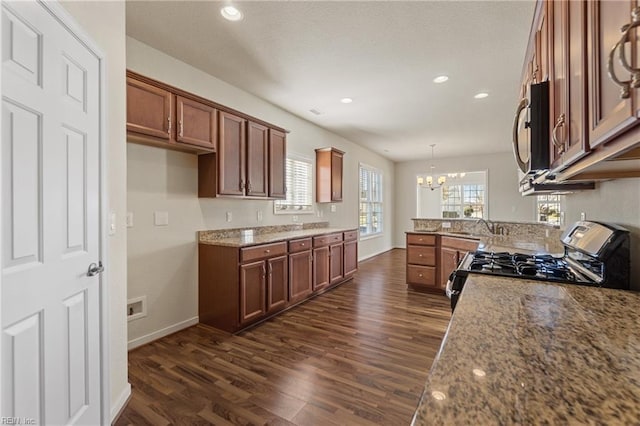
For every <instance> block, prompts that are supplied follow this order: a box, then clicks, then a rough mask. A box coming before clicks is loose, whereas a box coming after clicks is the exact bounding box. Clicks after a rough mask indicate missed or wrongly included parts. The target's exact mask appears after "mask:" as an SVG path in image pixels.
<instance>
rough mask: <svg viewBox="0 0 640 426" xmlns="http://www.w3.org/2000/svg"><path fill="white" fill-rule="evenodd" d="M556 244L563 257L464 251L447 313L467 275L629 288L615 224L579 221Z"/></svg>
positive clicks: (622, 240)
mask: <svg viewBox="0 0 640 426" xmlns="http://www.w3.org/2000/svg"><path fill="white" fill-rule="evenodd" d="M561 241H562V244H563V246H564V255H563V256H551V255H548V254H522V253H508V252H499V253H496V252H486V251H476V252H470V253H468V254H467V255H466V256H465V257H464V258H463V259H462V261H461V262H460V264H459V265H458V268H457V269H456V271H454V272H453V274H451V277H450V278H449V282H448V283H447V291H446V292H447V296H449V298H450V299H451V309H452V310H453V309H454V308H455V305H456V303H457V301H458V297H459V296H460V293H461V291H462V288H463V287H464V283H465V281H466V279H467V277H468V276H469V274H487V275H499V276H504V277H510V278H513V279H533V280H542V281H552V282H561V283H569V284H578V285H589V286H597V287H608V288H618V289H624V290H628V289H629V286H630V272H629V268H630V254H629V231H627V230H626V229H624V228H621V227H619V226H617V225H612V224H607V223H601V222H588V221H580V222H576V223H574V224H573V225H572V226H570V227H568V228H567V230H566V231H565V232H564V234H563V235H562V237H561Z"/></svg>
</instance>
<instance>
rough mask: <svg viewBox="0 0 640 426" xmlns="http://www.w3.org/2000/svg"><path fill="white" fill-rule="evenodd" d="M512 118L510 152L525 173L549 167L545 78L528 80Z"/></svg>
mask: <svg viewBox="0 0 640 426" xmlns="http://www.w3.org/2000/svg"><path fill="white" fill-rule="evenodd" d="M527 92H528V93H527V94H526V95H525V97H524V99H522V100H521V101H520V103H519V104H518V108H517V110H516V116H515V119H514V122H513V153H514V155H515V157H516V163H517V164H518V168H520V170H522V172H523V173H524V174H526V175H528V174H532V173H536V172H538V171H540V170H547V169H549V162H550V159H549V82H548V81H543V82H542V83H532V84H531V85H530V86H529V87H528V90H527Z"/></svg>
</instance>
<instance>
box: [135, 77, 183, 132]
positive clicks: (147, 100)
mask: <svg viewBox="0 0 640 426" xmlns="http://www.w3.org/2000/svg"><path fill="white" fill-rule="evenodd" d="M171 96H172V95H171V93H170V92H168V91H166V90H164V89H161V88H159V87H156V86H152V85H151V84H147V83H143V82H142V81H138V80H136V79H134V78H131V77H127V131H129V132H135V133H140V134H143V135H149V136H155V137H157V138H161V139H167V140H168V139H171V129H172V126H173V121H174V120H173V114H172V111H171Z"/></svg>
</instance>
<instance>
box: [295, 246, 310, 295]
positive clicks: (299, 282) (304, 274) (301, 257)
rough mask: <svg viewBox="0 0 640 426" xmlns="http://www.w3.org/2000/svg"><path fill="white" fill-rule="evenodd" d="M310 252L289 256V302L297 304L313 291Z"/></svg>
mask: <svg viewBox="0 0 640 426" xmlns="http://www.w3.org/2000/svg"><path fill="white" fill-rule="evenodd" d="M311 263H312V261H311V252H310V251H309V250H307V251H302V252H299V253H294V254H290V255H289V301H290V302H291V303H295V302H297V301H299V300H303V299H305V298H306V297H307V296H309V295H310V294H311V292H312V291H313V285H312V283H313V278H312V268H311Z"/></svg>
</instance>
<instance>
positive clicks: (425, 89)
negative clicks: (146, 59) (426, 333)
mask: <svg viewBox="0 0 640 426" xmlns="http://www.w3.org/2000/svg"><path fill="white" fill-rule="evenodd" d="M227 3H228V2H213V1H195V2H191V1H177V2H173V1H131V0H128V1H127V5H126V13H127V34H128V35H129V36H131V37H133V38H135V39H137V40H140V41H142V42H143V43H146V44H148V45H150V46H152V47H154V48H156V49H158V50H161V51H163V52H165V53H167V54H169V55H171V56H173V57H175V58H178V59H180V60H182V61H184V62H187V63H189V64H191V65H193V66H195V67H196V68H199V69H202V70H203V71H205V72H207V73H209V74H212V75H214V76H216V77H217V78H219V79H221V80H224V81H226V82H228V83H230V84H232V85H234V86H236V87H239V88H242V89H244V90H246V91H248V92H250V93H252V94H254V95H256V96H258V97H260V98H262V99H265V100H267V101H269V102H271V103H273V104H275V105H278V106H280V107H281V108H283V109H285V110H287V111H289V112H291V113H293V114H295V115H297V116H299V117H302V118H304V119H306V120H309V121H311V122H313V123H315V124H317V125H319V126H321V127H324V128H326V129H329V130H331V131H333V132H335V133H337V134H339V135H341V136H343V137H344V138H346V139H348V140H350V141H353V142H355V143H357V144H360V145H362V146H365V147H367V148H369V149H371V150H373V151H375V152H378V153H380V154H381V155H383V156H385V157H387V158H389V159H391V160H394V161H406V160H415V159H419V158H430V156H431V148H430V147H429V144H433V143H434V144H436V147H435V157H436V158H438V157H455V156H470V155H474V154H480V153H492V152H504V151H508V150H510V149H511V139H510V138H511V126H512V121H513V114H514V109H515V106H516V103H517V96H518V85H519V80H520V73H521V70H522V64H523V61H524V53H525V49H526V44H527V39H528V34H529V28H530V25H531V21H532V17H533V10H534V6H535V2H534V1H533V0H528V1H493V2H488V1H472V2H461V1H433V2H431V1H429V2H426V1H370V2H363V1H358V2H349V1H274V2H272V1H251V2H244V1H243V2H236V3H235V4H236V6H237V7H238V8H239V9H240V10H241V11H242V13H243V14H244V19H243V20H242V21H238V22H230V21H226V20H225V19H223V18H222V16H221V15H220V12H219V10H220V7H221V6H223V5H224V4H227ZM442 74H445V75H447V76H449V81H447V82H445V83H442V84H435V83H434V82H433V79H434V78H435V77H436V76H439V75H442ZM478 92H487V93H488V94H489V97H487V98H485V99H475V98H474V95H475V94H476V93H478ZM344 97H350V98H353V103H351V104H346V105H345V104H343V103H341V102H340V99H342V98H344ZM312 109H315V110H317V111H319V112H320V115H316V114H314V113H312V112H311V111H310V110H312ZM275 124H277V123H275Z"/></svg>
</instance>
